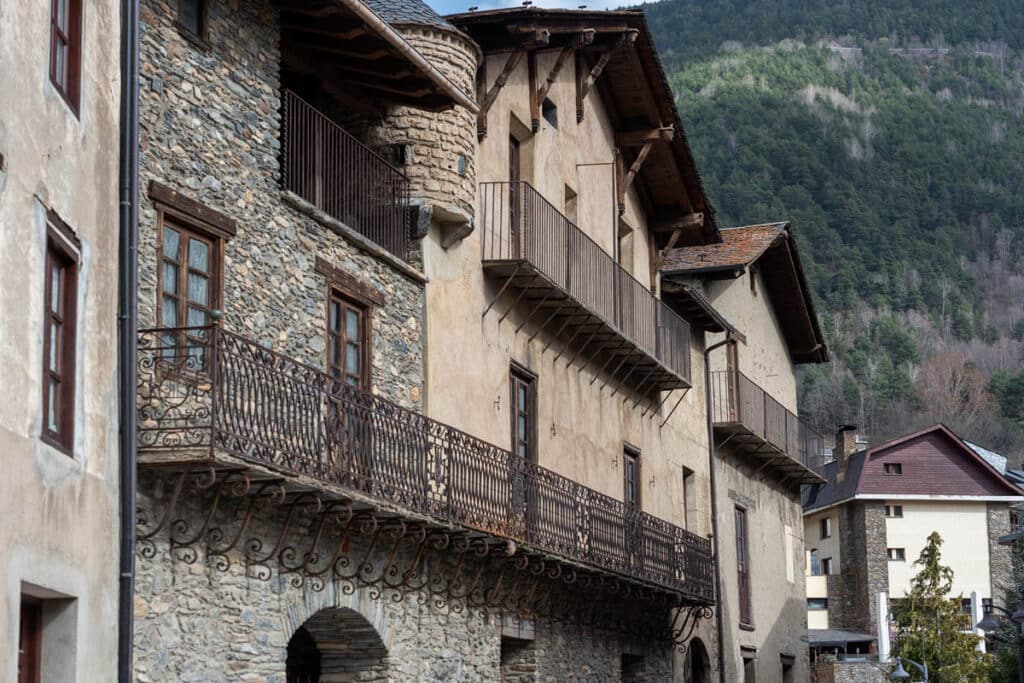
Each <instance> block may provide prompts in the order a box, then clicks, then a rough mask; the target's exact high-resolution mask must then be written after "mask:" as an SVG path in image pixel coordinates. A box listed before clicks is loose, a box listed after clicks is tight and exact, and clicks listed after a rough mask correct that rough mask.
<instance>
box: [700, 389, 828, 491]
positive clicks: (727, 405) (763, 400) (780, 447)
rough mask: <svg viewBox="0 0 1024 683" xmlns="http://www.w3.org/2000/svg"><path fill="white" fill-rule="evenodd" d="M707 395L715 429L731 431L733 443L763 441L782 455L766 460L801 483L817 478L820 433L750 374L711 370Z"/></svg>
mask: <svg viewBox="0 0 1024 683" xmlns="http://www.w3.org/2000/svg"><path fill="white" fill-rule="evenodd" d="M711 397H712V404H711V410H712V420H713V422H714V424H715V427H716V429H719V430H723V431H728V432H729V433H730V434H733V437H732V438H733V439H734V440H736V442H737V444H739V443H741V442H743V441H745V440H750V439H753V440H756V441H758V442H761V443H764V444H767V445H768V446H770V447H771V450H773V451H775V452H776V453H778V454H782V455H784V456H785V458H775V459H774V461H773V462H771V463H770V464H771V465H772V466H775V467H778V468H780V469H783V470H787V471H790V472H791V473H792V476H793V477H794V478H795V479H796V480H798V481H800V482H801V483H814V482H816V481H821V478H820V477H819V476H818V475H817V474H815V473H814V472H813V470H815V469H816V468H818V467H820V466H821V463H822V462H823V460H824V453H825V439H824V437H823V436H822V435H821V434H820V433H819V432H818V431H817V430H815V429H814V428H813V427H811V426H810V425H809V424H807V423H806V422H804V421H803V420H801V419H800V418H799V417H797V416H796V415H794V414H793V413H792V412H790V411H789V410H787V409H786V408H785V407H784V406H783V405H782V404H781V403H779V402H778V401H776V400H775V399H774V398H772V396H771V395H770V394H769V393H768V392H766V391H765V390H764V389H762V388H761V387H760V386H758V385H757V384H756V383H754V382H753V381H752V380H751V379H750V378H748V377H747V376H746V375H744V374H743V373H742V372H731V371H727V370H720V371H716V372H713V373H711ZM793 465H798V467H793Z"/></svg>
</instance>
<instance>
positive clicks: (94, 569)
mask: <svg viewBox="0 0 1024 683" xmlns="http://www.w3.org/2000/svg"><path fill="white" fill-rule="evenodd" d="M119 6H120V4H119V3H118V2H116V1H115V0H95V1H94V2H86V3H83V7H84V15H83V36H84V45H85V48H84V51H83V56H82V58H83V74H82V88H81V90H82V94H81V107H80V116H77V117H76V116H75V115H74V113H72V111H71V110H70V109H69V107H68V106H67V104H66V103H65V102H64V100H63V99H62V98H61V96H60V95H59V94H58V93H57V92H56V91H55V90H54V88H53V86H52V85H51V83H50V80H49V63H48V59H49V25H50V3H48V2H7V3H2V4H0V64H2V65H3V66H2V67H0V93H2V95H0V155H2V156H3V157H4V162H3V164H2V168H0V386H2V387H3V391H4V396H5V400H3V401H0V454H2V458H3V468H4V469H3V479H2V481H0V519H2V520H3V523H2V524H0V680H4V681H14V680H15V678H16V675H17V672H16V670H15V668H16V666H17V658H16V657H15V656H14V653H15V652H16V650H17V640H18V622H19V612H18V610H19V602H20V594H21V593H22V591H23V590H28V591H31V592H34V593H36V594H42V593H44V592H45V593H46V594H48V595H50V596H53V595H64V596H72V597H74V598H75V602H74V603H73V604H71V605H69V606H68V607H67V611H65V612H64V613H63V616H64V617H67V616H69V615H70V616H73V619H72V621H73V624H72V625H71V626H69V627H68V631H66V632H65V633H63V634H61V635H62V636H67V637H68V642H64V643H61V644H59V646H58V644H54V643H49V645H48V644H47V641H46V640H45V639H46V638H48V637H51V635H53V633H54V631H53V628H51V627H53V626H54V625H58V626H59V622H61V620H60V619H55V620H54V621H52V622H51V621H48V622H47V626H46V629H47V630H46V633H47V634H50V635H44V643H43V645H44V648H47V647H49V649H48V651H47V653H45V654H44V680H53V681H57V680H59V681H61V682H62V683H63V682H64V681H75V680H77V681H110V680H114V679H115V678H116V673H115V665H116V660H117V647H116V637H117V629H116V624H117V559H118V549H117V548H118V546H117V541H118V535H117V531H118V515H117V486H118V463H117V443H118V440H117V384H116V381H117V376H118V373H117V367H116V350H117V342H116V328H115V325H116V320H117V312H116V302H117V289H116V284H117V244H118V240H117V236H118V235H117V231H118V216H117V196H118V185H117V172H118V155H117V140H118V92H119V87H120V86H119V78H118V68H119V66H118V62H119V59H118V44H119V31H120V29H119V16H120V9H119ZM47 209H51V210H53V211H55V212H56V213H57V214H58V215H59V216H60V217H61V218H62V219H63V220H64V221H65V222H66V223H67V224H68V225H69V226H70V227H71V228H72V229H73V230H74V231H75V233H76V234H77V236H78V238H79V239H80V240H81V242H82V254H81V265H80V271H79V276H78V302H77V303H78V314H79V315H78V325H77V331H78V338H79V340H80V343H79V345H78V350H77V357H76V372H75V386H76V390H75V399H76V400H75V416H74V423H75V426H74V433H75V438H74V448H73V455H72V457H69V456H67V455H65V454H64V453H61V452H58V451H57V450H56V449H54V448H51V447H50V446H48V445H45V444H44V443H43V442H42V441H40V439H39V434H40V429H41V425H42V406H41V404H42V398H41V368H42V365H43V360H42V345H43V340H42V330H43V308H44V301H43V295H44V294H43V293H44V284H43V281H44V278H43V269H44V259H45V248H46V211H47ZM25 584H32V587H26V585H25ZM44 589H45V590H44ZM53 667H58V668H59V670H57V669H54V668H53ZM68 667H70V668H68Z"/></svg>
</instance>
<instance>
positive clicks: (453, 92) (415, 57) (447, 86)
mask: <svg viewBox="0 0 1024 683" xmlns="http://www.w3.org/2000/svg"><path fill="white" fill-rule="evenodd" d="M337 2H338V3H339V4H341V5H343V6H344V7H345V8H346V9H348V10H350V11H351V12H352V13H353V14H355V15H356V16H357V17H359V19H360V20H362V21H363V22H365V23H366V25H367V26H369V27H370V28H371V29H373V30H374V31H375V32H376V33H377V34H378V35H379V36H381V37H382V38H383V39H384V40H386V41H387V42H388V43H389V44H390V45H391V46H392V47H393V48H395V49H396V50H398V51H399V52H400V53H401V54H402V56H403V57H405V58H406V59H408V60H409V61H410V62H412V63H413V65H415V66H416V68H418V69H419V70H420V71H422V72H423V73H424V74H426V76H427V77H428V78H429V79H430V80H432V81H433V82H434V83H435V84H436V85H437V87H438V88H440V89H441V90H442V91H443V92H444V93H445V94H446V95H448V96H449V97H450V98H452V100H454V101H455V103H456V104H458V105H460V106H462V107H465V108H466V109H468V110H469V111H470V112H472V113H473V114H476V113H478V112H479V111H480V107H479V106H478V105H477V103H476V102H475V101H474V100H473V99H472V98H471V97H469V96H468V95H466V93H464V92H462V90H460V89H459V88H458V87H457V86H456V85H455V84H454V83H452V82H451V81H450V80H448V77H447V76H445V75H444V74H443V73H442V72H441V71H440V70H439V69H438V68H437V67H435V66H434V65H433V64H431V63H430V62H429V61H428V60H427V58H426V57H424V56H423V55H422V54H420V52H419V51H418V50H417V49H416V48H414V47H413V46H412V45H410V44H409V42H408V41H407V40H406V39H405V38H403V37H402V34H400V33H399V32H398V31H396V30H395V29H394V28H392V27H391V25H390V24H388V23H387V22H386V21H384V20H383V19H381V18H380V17H378V16H377V15H376V14H374V12H373V10H372V9H370V8H369V7H367V6H366V5H364V4H363V3H362V2H360V0H337Z"/></svg>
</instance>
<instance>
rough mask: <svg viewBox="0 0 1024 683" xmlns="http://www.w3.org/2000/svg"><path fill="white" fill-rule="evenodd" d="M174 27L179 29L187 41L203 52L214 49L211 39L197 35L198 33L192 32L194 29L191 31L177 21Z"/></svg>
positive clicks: (179, 32)
mask: <svg viewBox="0 0 1024 683" xmlns="http://www.w3.org/2000/svg"><path fill="white" fill-rule="evenodd" d="M174 27H175V28H176V29H178V34H179V35H180V36H181V37H182V38H184V39H185V41H186V42H188V43H190V44H191V45H192V47H194V48H196V49H198V50H202V51H203V52H209V51H210V50H211V49H213V46H212V45H211V44H210V41H208V40H207V39H206V38H205V37H203V36H197V35H196V34H194V33H192V31H189V30H188V29H187V28H185V26H184V25H182V24H181V23H180V22H175V24H174Z"/></svg>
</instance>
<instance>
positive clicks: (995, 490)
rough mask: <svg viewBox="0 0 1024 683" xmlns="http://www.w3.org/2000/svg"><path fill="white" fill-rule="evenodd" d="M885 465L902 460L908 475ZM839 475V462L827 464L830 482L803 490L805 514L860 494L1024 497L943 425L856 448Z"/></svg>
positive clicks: (826, 473) (1023, 492) (980, 497)
mask: <svg viewBox="0 0 1024 683" xmlns="http://www.w3.org/2000/svg"><path fill="white" fill-rule="evenodd" d="M886 463H899V464H900V465H901V467H902V472H903V473H902V474H901V475H900V476H892V475H886V474H885V473H884V466H885V464H886ZM839 474H840V472H839V463H838V461H833V462H830V463H828V464H827V465H825V466H824V467H823V468H822V470H821V475H822V476H823V477H824V478H825V482H826V483H824V484H815V485H812V486H809V487H807V488H806V489H805V490H804V493H803V506H804V513H805V514H806V513H809V512H813V511H815V510H820V509H822V508H826V507H830V506H832V505H835V504H837V503H841V502H844V501H847V500H851V499H857V498H866V499H872V498H874V499H877V498H881V497H884V496H889V497H892V498H893V499H899V498H901V497H902V498H906V497H911V496H912V497H919V496H935V497H938V498H941V497H956V498H963V497H966V498H974V499H993V498H997V499H1003V498H1006V497H1010V496H1020V497H1024V491H1022V490H1021V489H1019V488H1017V487H1016V486H1015V485H1014V484H1012V483H1011V482H1010V481H1009V480H1008V479H1007V478H1006V477H1005V476H1003V475H1002V474H1001V473H1000V472H999V470H998V469H996V468H995V467H993V466H992V464H991V463H989V462H988V460H986V459H985V458H983V457H981V456H980V455H979V454H978V452H977V451H975V450H974V449H973V448H971V447H970V446H969V445H968V444H967V443H966V442H965V441H964V440H963V439H961V438H960V437H959V436H957V435H956V434H954V433H953V431H952V430H950V429H949V428H948V427H946V426H945V425H943V424H935V425H932V426H931V427H926V428H925V429H921V430H919V431H916V432H913V433H911V434H906V435H904V436H901V437H897V438H895V439H891V440H890V441H886V442H885V443H881V444H878V445H877V446H872V447H871V448H868V449H866V450H862V451H857V452H856V453H853V454H851V455H850V456H849V458H848V459H847V468H846V472H845V476H844V477H842V479H841V480H840V478H839Z"/></svg>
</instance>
